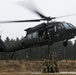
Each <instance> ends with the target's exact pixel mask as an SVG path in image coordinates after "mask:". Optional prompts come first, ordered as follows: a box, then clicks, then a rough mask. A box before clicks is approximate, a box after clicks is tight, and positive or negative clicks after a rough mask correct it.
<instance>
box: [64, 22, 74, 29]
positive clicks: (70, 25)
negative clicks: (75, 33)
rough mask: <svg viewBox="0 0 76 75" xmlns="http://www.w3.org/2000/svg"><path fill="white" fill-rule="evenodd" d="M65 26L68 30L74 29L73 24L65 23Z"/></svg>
mask: <svg viewBox="0 0 76 75" xmlns="http://www.w3.org/2000/svg"><path fill="white" fill-rule="evenodd" d="M63 25H64V27H65V28H66V29H72V28H74V26H73V25H72V24H70V23H65V22H64V23H63Z"/></svg>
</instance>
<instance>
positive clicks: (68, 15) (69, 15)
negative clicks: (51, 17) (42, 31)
mask: <svg viewBox="0 0 76 75" xmlns="http://www.w3.org/2000/svg"><path fill="white" fill-rule="evenodd" d="M75 15H76V13H74V14H70V15H64V16H59V17H55V19H56V18H64V17H70V16H75Z"/></svg>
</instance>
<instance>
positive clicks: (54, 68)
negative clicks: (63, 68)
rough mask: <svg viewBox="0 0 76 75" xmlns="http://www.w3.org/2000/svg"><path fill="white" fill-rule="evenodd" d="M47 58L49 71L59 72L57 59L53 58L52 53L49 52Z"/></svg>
mask: <svg viewBox="0 0 76 75" xmlns="http://www.w3.org/2000/svg"><path fill="white" fill-rule="evenodd" d="M49 60H50V72H53V73H54V72H59V69H58V65H57V61H56V60H55V58H54V53H50V54H49Z"/></svg>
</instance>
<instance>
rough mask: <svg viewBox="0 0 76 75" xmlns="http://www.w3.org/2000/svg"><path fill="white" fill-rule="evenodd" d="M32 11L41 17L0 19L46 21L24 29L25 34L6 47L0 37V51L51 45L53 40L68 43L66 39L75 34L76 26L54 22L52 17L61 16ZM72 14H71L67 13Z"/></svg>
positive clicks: (18, 21) (65, 44)
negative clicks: (47, 15) (49, 15)
mask: <svg viewBox="0 0 76 75" xmlns="http://www.w3.org/2000/svg"><path fill="white" fill-rule="evenodd" d="M32 11H33V12H34V13H36V14H37V15H39V16H40V17H41V19H33V20H17V21H0V23H20V22H40V21H46V23H45V22H44V23H41V24H39V25H37V26H35V27H32V28H28V29H25V31H26V32H27V33H26V36H25V37H24V38H23V39H22V40H20V41H19V42H18V43H16V44H14V45H13V46H11V47H8V46H7V45H6V44H5V43H4V42H3V41H2V40H1V39H0V52H15V51H18V50H21V49H26V48H30V47H37V46H44V45H48V49H49V46H50V45H52V44H53V43H55V42H59V41H63V45H64V46H67V45H68V40H69V39H72V38H74V37H75V36H76V28H75V27H74V26H73V25H72V24H71V23H67V22H54V21H52V20H53V19H56V18H62V17H66V16H61V17H46V16H45V15H43V14H41V13H40V12H39V11H37V10H35V9H33V10H32ZM68 16H72V15H68Z"/></svg>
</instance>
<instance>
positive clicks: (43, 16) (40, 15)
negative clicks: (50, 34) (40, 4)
mask: <svg viewBox="0 0 76 75" xmlns="http://www.w3.org/2000/svg"><path fill="white" fill-rule="evenodd" d="M25 7H26V8H28V9H29V10H31V11H32V12H34V13H35V14H37V15H38V16H39V17H40V19H31V20H14V21H0V23H20V22H21V23H22V22H40V21H47V22H49V21H51V20H53V19H57V18H63V17H68V16H74V15H76V13H75V14H70V15H65V16H59V17H47V16H45V15H43V14H42V13H41V12H39V11H38V10H37V8H35V6H34V4H32V3H31V7H30V4H26V5H25Z"/></svg>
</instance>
